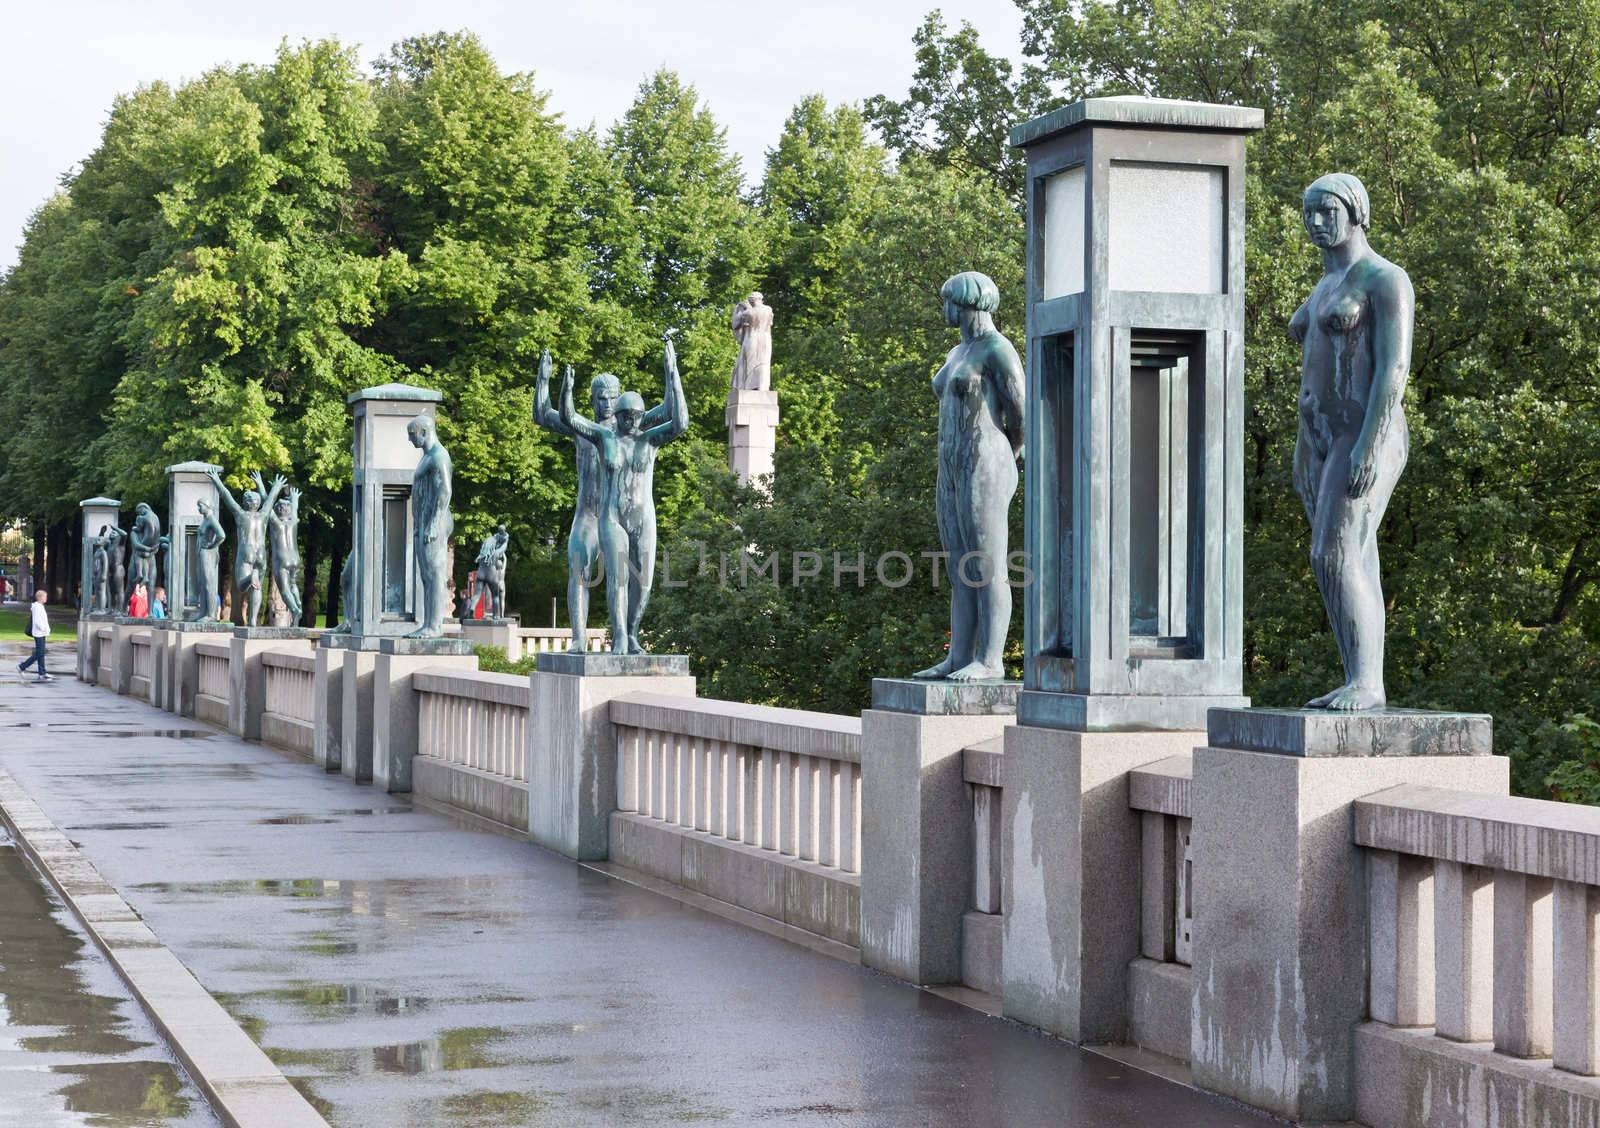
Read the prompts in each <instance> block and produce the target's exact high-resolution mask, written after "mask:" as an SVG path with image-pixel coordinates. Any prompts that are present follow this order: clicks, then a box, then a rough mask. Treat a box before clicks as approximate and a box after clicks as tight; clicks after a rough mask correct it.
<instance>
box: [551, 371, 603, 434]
mask: <svg viewBox="0 0 1600 1128" xmlns="http://www.w3.org/2000/svg"><path fill="white" fill-rule="evenodd" d="M561 422H562V424H563V425H565V426H566V428H567V430H568V431H569V432H570V433H571V434H574V435H578V436H581V437H583V438H585V439H588V440H589V441H590V442H591V443H594V444H595V445H596V446H599V445H600V432H601V430H602V428H601V427H600V426H599V424H597V423H595V422H594V420H592V419H585V418H584V417H583V416H581V415H579V414H578V413H577V411H575V410H574V409H573V406H572V372H571V371H570V370H569V371H568V372H567V377H566V379H565V380H563V381H562V382H561Z"/></svg>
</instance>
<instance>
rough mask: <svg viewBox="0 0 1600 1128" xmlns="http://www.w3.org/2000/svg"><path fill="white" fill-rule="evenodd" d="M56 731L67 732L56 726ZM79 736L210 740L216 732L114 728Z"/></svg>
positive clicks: (83, 733) (84, 733)
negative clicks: (109, 730) (108, 730)
mask: <svg viewBox="0 0 1600 1128" xmlns="http://www.w3.org/2000/svg"><path fill="white" fill-rule="evenodd" d="M55 731H56V732H67V731H69V730H67V729H61V728H58V729H56V730H55ZM77 735H79V736H164V737H167V738H168V739H169V740H210V739H211V738H212V737H213V736H216V735H217V734H216V733H214V732H207V731H206V730H204V729H115V730H113V731H111V732H82V733H78V734H77Z"/></svg>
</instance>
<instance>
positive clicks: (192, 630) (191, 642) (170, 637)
mask: <svg viewBox="0 0 1600 1128" xmlns="http://www.w3.org/2000/svg"><path fill="white" fill-rule="evenodd" d="M161 631H162V633H163V634H164V635H165V636H166V638H165V646H164V648H163V649H164V650H165V653H166V659H165V662H166V667H167V671H168V680H167V702H166V707H167V708H168V709H170V710H172V711H173V712H175V713H177V714H178V716H180V717H192V716H194V699H195V695H196V694H197V693H198V692H199V691H200V662H199V656H198V655H197V654H196V653H195V649H194V648H195V646H196V644H198V643H201V642H204V641H206V640H207V639H213V640H214V639H216V637H217V636H218V635H225V636H231V635H232V634H233V624H232V623H224V622H222V621H221V620H219V619H202V620H198V621H196V622H192V623H180V622H177V621H175V620H171V619H168V620H166V621H164V622H163V623H162V625H161Z"/></svg>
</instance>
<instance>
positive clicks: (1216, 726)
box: [1206, 709, 1494, 756]
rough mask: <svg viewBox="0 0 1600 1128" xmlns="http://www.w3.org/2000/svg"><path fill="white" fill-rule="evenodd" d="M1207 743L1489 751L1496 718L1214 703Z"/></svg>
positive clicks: (1307, 751)
mask: <svg viewBox="0 0 1600 1128" xmlns="http://www.w3.org/2000/svg"><path fill="white" fill-rule="evenodd" d="M1206 743H1207V744H1209V745H1210V746H1211V747H1213V748H1234V749H1238V750H1239V751H1242V752H1271V753H1276V754H1277V755H1280V756H1488V755H1491V754H1492V753H1493V752H1494V718H1492V717H1490V716H1488V715H1486V714H1483V713H1439V712H1433V711H1431V710H1427V709H1377V710H1372V711H1369V712H1360V713H1340V712H1333V711H1331V710H1327V709H1213V710H1211V713H1210V715H1209V716H1208V717H1207V719H1206Z"/></svg>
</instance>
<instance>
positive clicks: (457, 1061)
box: [264, 1026, 510, 1075]
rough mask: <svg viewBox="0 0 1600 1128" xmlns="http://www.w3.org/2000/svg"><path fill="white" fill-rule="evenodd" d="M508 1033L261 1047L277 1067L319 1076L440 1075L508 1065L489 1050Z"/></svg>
mask: <svg viewBox="0 0 1600 1128" xmlns="http://www.w3.org/2000/svg"><path fill="white" fill-rule="evenodd" d="M509 1036H510V1031H508V1030H502V1029H500V1028H498V1027H487V1026H465V1027H459V1028H457V1029H455V1030H442V1031H440V1032H439V1036H438V1037H437V1038H427V1039H424V1040H422V1041H419V1042H400V1043H397V1044H395V1045H392V1046H359V1047H339V1048H333V1049H315V1050H292V1049H284V1048H282V1047H273V1046H267V1047H264V1048H265V1049H266V1052H267V1056H268V1057H269V1058H271V1059H272V1060H273V1062H274V1063H275V1064H276V1065H277V1066H278V1067H279V1068H281V1069H284V1070H289V1069H295V1068H298V1069H300V1070H302V1071H303V1070H316V1071H317V1072H318V1073H321V1074H323V1075H350V1074H356V1075H362V1074H371V1073H406V1074H415V1073H441V1072H451V1071H455V1070H460V1069H488V1068H491V1067H494V1066H498V1065H506V1064H510V1063H508V1062H507V1061H506V1060H505V1059H504V1058H502V1057H501V1056H500V1055H498V1054H495V1053H492V1052H490V1048H491V1047H492V1046H493V1045H494V1044H495V1043H496V1042H500V1041H502V1040H504V1039H505V1038H507V1037H509Z"/></svg>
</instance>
